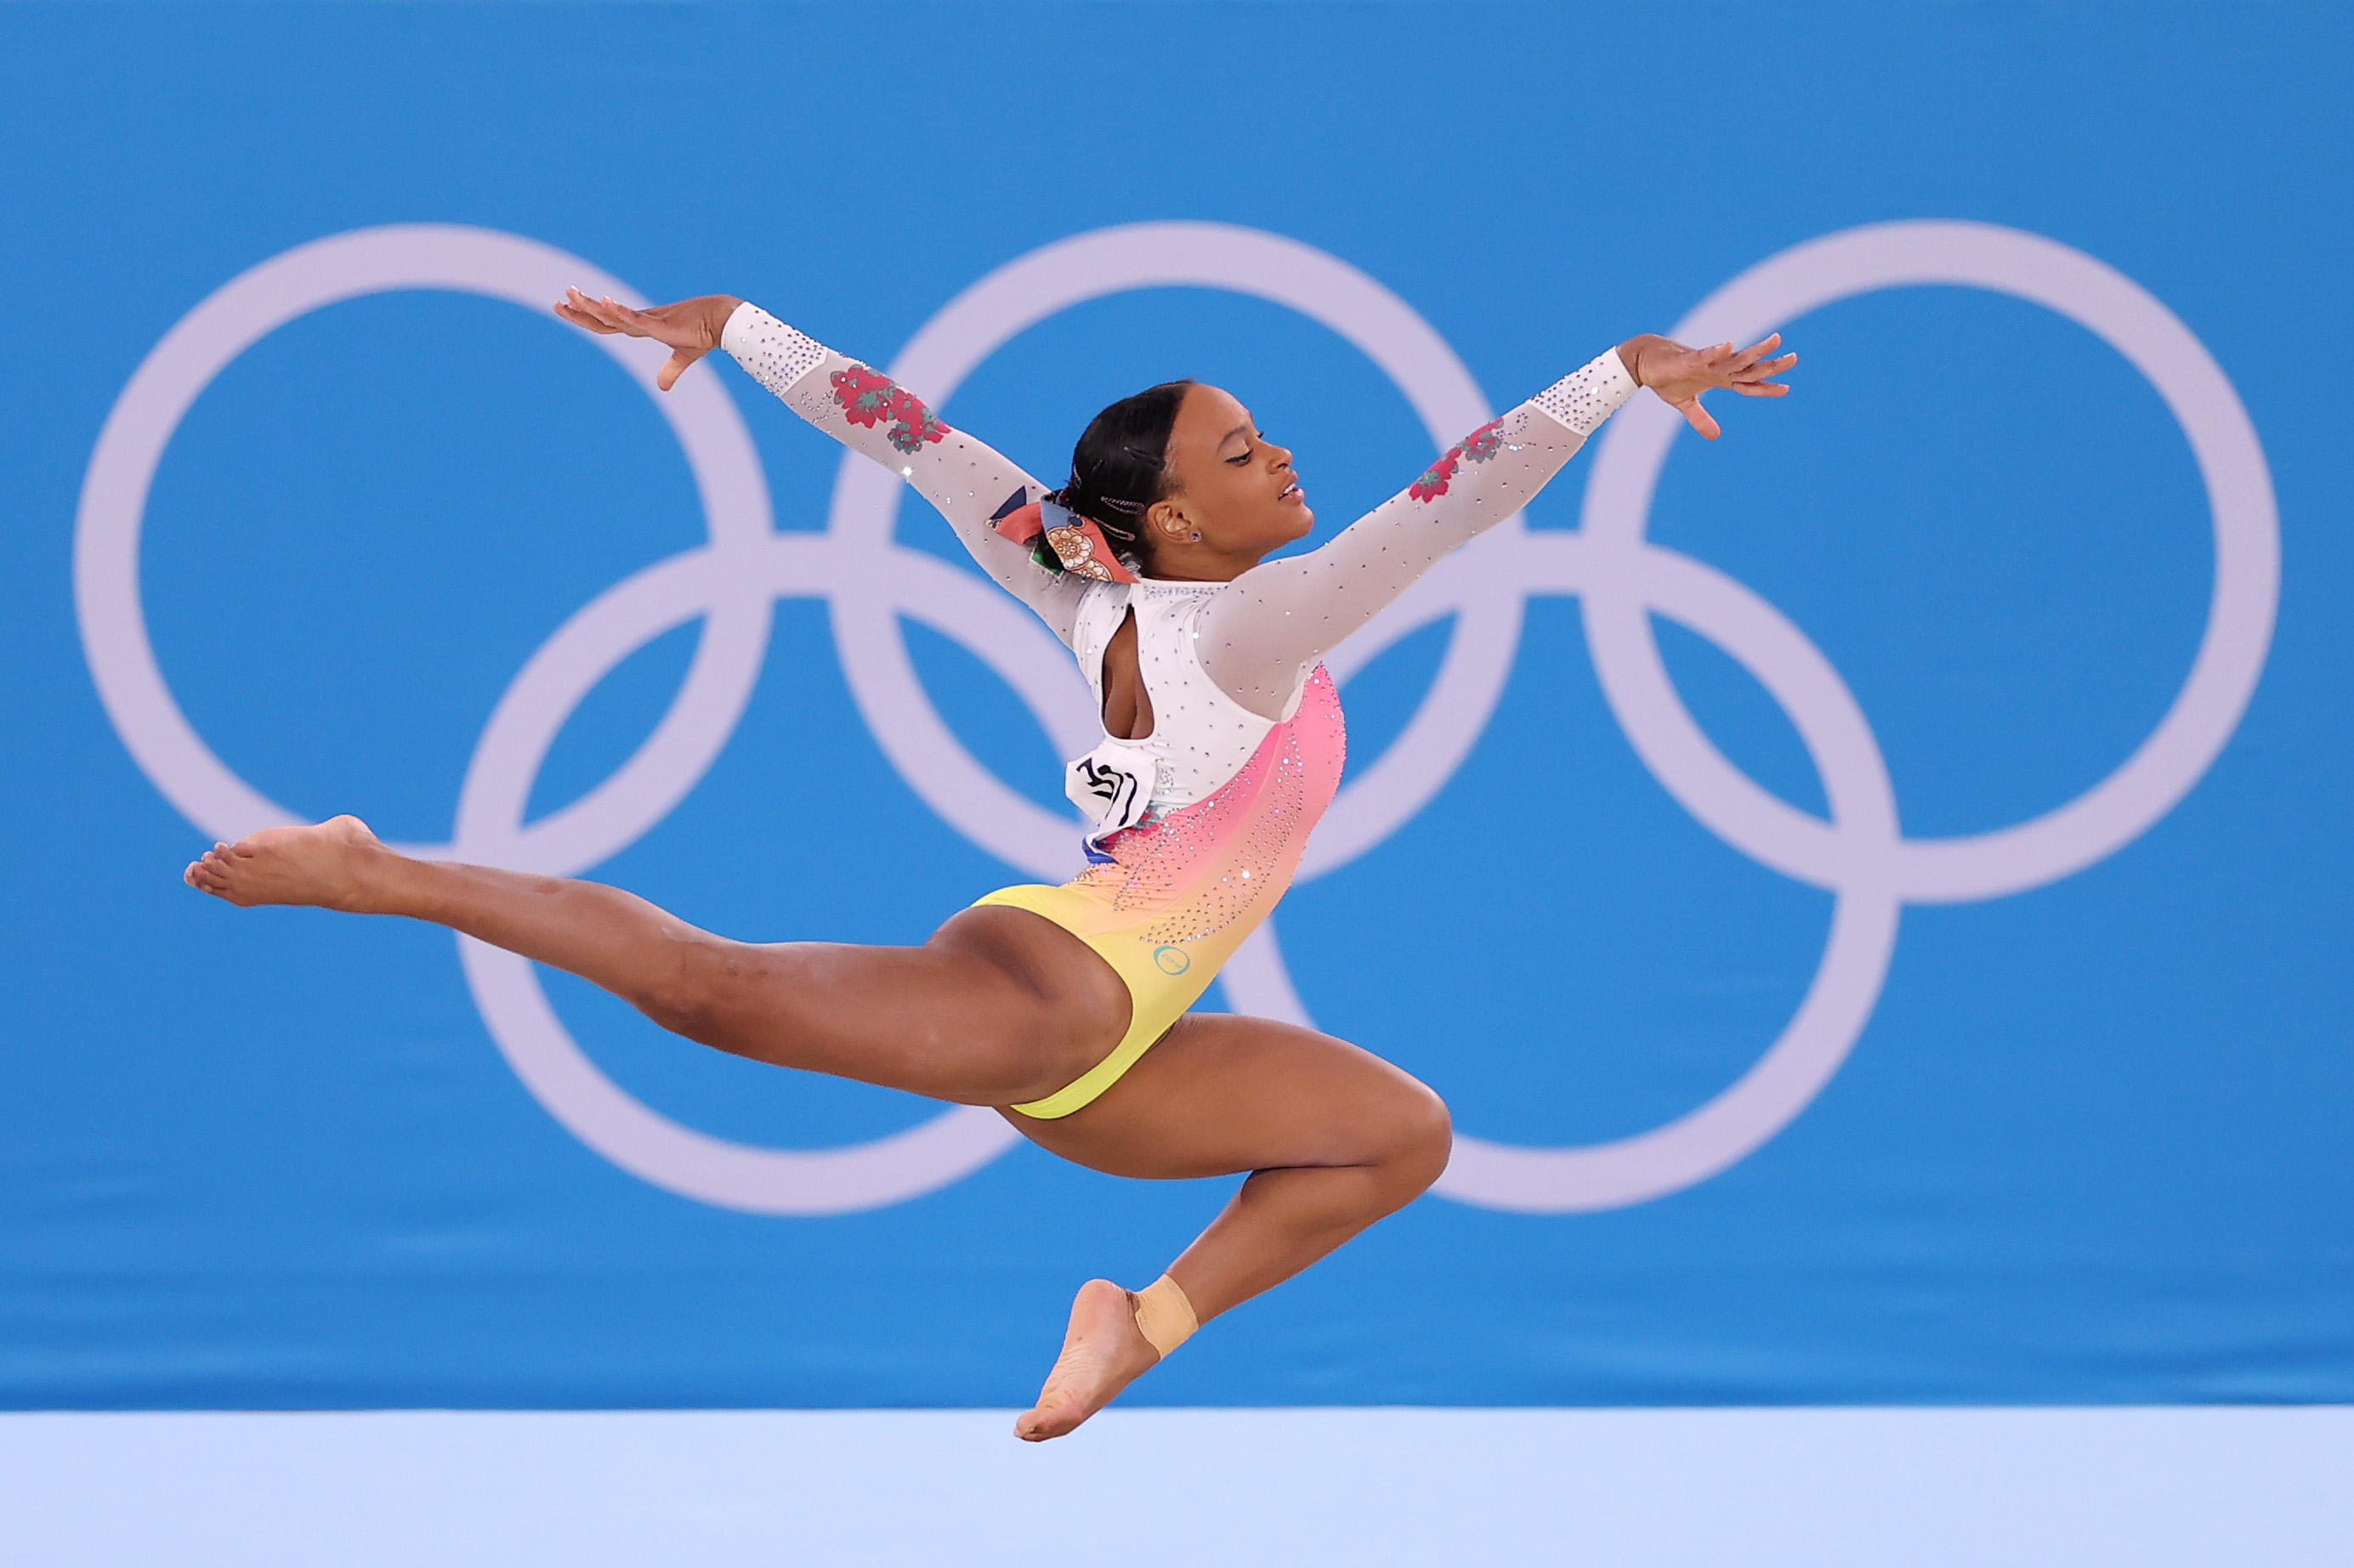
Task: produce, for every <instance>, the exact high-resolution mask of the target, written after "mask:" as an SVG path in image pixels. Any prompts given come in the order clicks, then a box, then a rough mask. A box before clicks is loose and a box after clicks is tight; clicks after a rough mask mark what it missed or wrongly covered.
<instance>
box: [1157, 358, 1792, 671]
mask: <svg viewBox="0 0 2354 1568" xmlns="http://www.w3.org/2000/svg"><path fill="white" fill-rule="evenodd" d="M1780 342H1781V338H1780V336H1779V335H1778V334H1777V335H1776V336H1774V337H1770V338H1767V339H1766V340H1765V342H1764V343H1761V344H1756V345H1755V346H1754V347H1752V348H1747V349H1735V348H1734V346H1733V345H1732V344H1723V345H1720V346H1718V347H1714V348H1707V349H1688V348H1686V347H1684V346H1683V345H1682V344H1679V343H1674V342H1671V341H1670V340H1669V339H1667V338H1663V337H1656V336H1650V335H1648V334H1647V335H1645V336H1643V337H1636V338H1629V339H1628V341H1627V342H1626V343H1624V344H1620V345H1619V346H1618V347H1617V348H1615V349H1612V350H1610V351H1609V352H1608V353H1606V354H1603V355H1598V356H1596V358H1595V359H1594V360H1593V361H1592V362H1590V363H1589V364H1587V365H1585V366H1583V367H1581V368H1580V369H1578V370H1576V371H1575V372H1573V373H1572V374H1570V375H1568V376H1564V377H1563V378H1562V379H1561V380H1559V381H1557V382H1555V383H1554V384H1553V386H1551V387H1547V388H1546V389H1545V390H1544V391H1543V392H1540V393H1538V394H1537V395H1536V396H1535V397H1532V398H1530V399H1529V400H1528V401H1527V402H1525V403H1522V405H1521V406H1520V407H1519V408H1514V409H1512V410H1511V412H1509V413H1507V414H1505V415H1504V416H1503V417H1502V418H1499V419H1494V420H1491V421H1490V422H1489V423H1487V424H1485V425H1482V426H1480V427H1479V429H1477V430H1474V431H1472V432H1471V434H1469V436H1466V437H1465V438H1464V439H1463V440H1460V441H1458V442H1457V443H1456V444H1455V445H1454V446H1452V447H1450V448H1448V449H1447V451H1445V452H1444V453H1442V454H1441V455H1440V457H1439V459H1438V461H1437V462H1435V463H1433V464H1432V465H1431V466H1430V467H1429V468H1428V469H1427V470H1426V471H1424V473H1423V475H1422V477H1421V478H1420V479H1417V480H1416V481H1415V482H1413V483H1412V484H1410V485H1408V486H1407V487H1406V488H1405V490H1402V491H1400V492H1399V493H1397V494H1395V495H1394V496H1392V497H1390V499H1389V500H1387V501H1385V502H1384V503H1382V504H1381V505H1379V506H1377V507H1375V508H1374V509H1373V511H1371V512H1369V513H1367V514H1365V515H1364V516H1363V517H1362V518H1360V519H1358V520H1357V521H1356V522H1355V523H1353V524H1350V525H1349V527H1347V528H1346V529H1344V530H1342V531H1341V534H1340V535H1338V536H1337V537H1335V538H1334V539H1333V540H1332V541H1331V543H1330V544H1327V545H1325V546H1323V547H1322V548H1320V549H1317V550H1312V551H1310V552H1309V553H1308V554H1307V555H1304V556H1288V557H1285V558H1283V559H1280V560H1273V561H1267V562H1263V563H1262V564H1260V565H1258V566H1256V567H1252V568H1251V569H1250V570H1249V571H1246V572H1245V573H1243V575H1242V576H1240V577H1236V578H1235V581H1234V586H1233V587H1232V588H1229V589H1227V590H1226V591H1225V592H1224V593H1221V594H1219V595H1218V596H1217V597H1216V598H1215V599H1213V600H1212V601H1211V602H1210V604H1209V605H1208V606H1207V607H1206V608H1205V609H1204V610H1203V614H1202V623H1201V627H1200V631H1201V640H1200V642H1199V644H1198V645H1199V647H1200V648H1201V650H1202V668H1203V669H1204V671H1205V672H1206V673H1208V674H1209V676H1210V678H1211V679H1212V680H1213V681H1215V682H1216V683H1218V685H1219V686H1220V688H1221V689H1223V690H1224V691H1225V693H1226V694H1227V695H1228V696H1231V697H1233V698H1234V699H1235V701H1236V702H1238V703H1240V704H1241V705H1243V706H1245V707H1246V708H1248V709H1250V710H1251V711H1252V712H1253V713H1256V714H1258V715H1262V716H1264V717H1267V718H1279V717H1281V716H1282V715H1283V714H1284V713H1285V712H1286V710H1288V707H1289V706H1290V705H1291V702H1292V699H1293V698H1294V696H1296V695H1297V694H1298V693H1299V687H1300V683H1302V682H1303V681H1305V680H1306V679H1307V677H1308V673H1309V672H1310V670H1312V669H1314V668H1315V666H1316V662H1317V661H1318V660H1320V659H1321V658H1323V657H1324V655H1325V654H1326V653H1328V652H1331V650H1332V649H1333V648H1334V647H1335V646H1337V645H1338V644H1339V643H1340V641H1341V639H1342V638H1344V637H1346V636H1348V635H1349V634H1350V633H1351V632H1352V631H1354V630H1357V629H1358V628H1359V627H1361V626H1363V625H1364V624H1365V623H1366V622H1367V621H1369V620H1372V619H1373V617H1374V616H1375V615H1377V614H1379V613H1380V612H1381V611H1382V610H1383V609H1384V608H1386V607H1387V606H1388V605H1389V604H1391V603H1392V602H1393V601H1394V600H1395V599H1397V598H1398V596H1399V595H1401V594H1403V593H1405V590H1406V589H1407V588H1411V587H1413V586H1414V584H1415V582H1416V579H1418V578H1419V577H1421V576H1422V575H1423V574H1424V573H1425V572H1426V571H1428V570H1429V569H1430V568H1431V567H1433V566H1434V565H1436V564H1437V562H1438V560H1439V558H1440V557H1441V556H1446V555H1447V553H1448V552H1450V551H1452V550H1454V549H1456V548H1458V546H1462V545H1465V544H1468V543H1469V542H1470V541H1471V540H1472V539H1475V538H1477V537H1479V535H1481V534H1483V533H1485V532H1486V531H1487V530H1488V529H1490V528H1491V527H1493V526H1494V525H1495V524H1498V523H1500V522H1501V521H1502V520H1503V519H1505V518H1507V517H1509V516H1511V514H1513V513H1515V512H1518V511H1519V510H1520V509H1521V508H1522V507H1523V506H1525V505H1527V504H1528V503H1529V501H1530V499H1531V498H1532V497H1533V496H1534V495H1535V494H1536V493H1537V492H1538V491H1540V490H1542V489H1543V488H1544V486H1545V483H1546V482H1547V481H1549V480H1551V479H1552V478H1553V475H1554V474H1556V473H1558V472H1560V471H1561V470H1562V468H1563V467H1564V465H1565V464H1567V463H1568V461H1569V460H1570V459H1571V458H1572V457H1575V455H1576V454H1577V450H1578V449H1579V448H1580V447H1582V446H1584V445H1585V439H1586V437H1588V436H1590V435H1592V434H1593V433H1594V431H1595V429H1596V427H1598V426H1599V425H1600V424H1601V423H1602V421H1603V420H1604V419H1606V418H1609V417H1610V415H1611V414H1612V413H1614V412H1615V411H1616V410H1617V408H1619V406H1620V405H1622V404H1624V403H1625V402H1626V401H1627V399H1628V397H1632V396H1633V395H1634V393H1635V390H1636V388H1637V387H1650V388H1651V389H1652V390H1653V391H1654V392H1656V393H1658V394H1659V397H1661V398H1662V399H1663V400H1664V401H1666V402H1668V403H1669V404H1670V405H1671V406H1673V407H1674V408H1676V409H1677V410H1678V411H1679V412H1681V413H1682V414H1683V416H1684V418H1686V419H1688V420H1690V421H1691V425H1692V428H1693V429H1697V430H1699V431H1700V433H1701V434H1702V435H1703V436H1706V437H1708V438H1709V439H1710V440H1714V439H1715V438H1716V436H1717V434H1718V428H1717V423H1716V421H1715V420H1714V419H1713V418H1710V417H1709V415H1708V412H1707V411H1706V410H1705V409H1703V408H1702V407H1701V403H1700V395H1701V393H1702V392H1703V391H1706V390H1708V389H1710V388H1712V387H1731V388H1732V389H1734V391H1737V392H1741V393H1743V394H1744V395H1746V396H1750V397H1778V396H1780V395H1781V394H1783V393H1785V392H1787V391H1788V390H1789V388H1788V387H1786V386H1784V385H1782V384H1781V383H1779V382H1775V381H1768V380H1766V379H1765V377H1767V376H1774V375H1778V374H1779V373H1780V372H1782V371H1784V370H1787V369H1788V368H1789V367H1790V366H1793V365H1795V364H1797V355H1785V356H1783V357H1782V358H1780V359H1772V358H1769V357H1767V356H1768V355H1771V354H1772V353H1773V351H1774V349H1775V348H1776V346H1777V345H1778V344H1780Z"/></svg>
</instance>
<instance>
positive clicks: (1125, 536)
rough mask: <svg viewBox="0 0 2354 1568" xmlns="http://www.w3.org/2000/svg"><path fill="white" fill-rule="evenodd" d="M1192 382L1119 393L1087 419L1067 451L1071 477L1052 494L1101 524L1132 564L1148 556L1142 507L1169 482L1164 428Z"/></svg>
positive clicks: (1164, 493)
mask: <svg viewBox="0 0 2354 1568" xmlns="http://www.w3.org/2000/svg"><path fill="white" fill-rule="evenodd" d="M1192 387H1193V382H1191V381H1164V382H1162V383H1161V385H1160V386H1158V387H1147V388H1145V389H1144V390H1143V391H1141V392H1139V393H1138V394H1137V395H1136V396H1135V397H1122V398H1121V399H1120V400H1119V402H1117V403H1114V404H1113V405H1112V406H1111V407H1110V408H1106V409H1105V410H1104V411H1103V412H1102V413H1100V414H1097V416H1096V417H1095V418H1092V419H1090V420H1088V421H1087V433H1086V434H1084V435H1082V436H1081V437H1080V438H1079V444H1078V445H1077V446H1076V448H1074V449H1073V450H1072V451H1071V482H1069V483H1068V484H1066V485H1065V486H1064V487H1063V488H1062V491H1061V492H1060V493H1058V494H1056V495H1055V498H1054V499H1055V502H1056V503H1058V504H1060V505H1063V506H1066V507H1068V508H1069V509H1070V510H1072V511H1073V512H1076V513H1077V514H1079V515H1080V516H1082V517H1085V518H1087V519H1088V520H1089V521H1090V522H1092V523H1094V524H1096V525H1097V527H1099V528H1101V529H1102V530H1103V533H1104V538H1105V540H1106V541H1107V542H1108V543H1109V544H1110V546H1111V547H1112V549H1113V550H1114V551H1116V552H1117V553H1119V555H1121V556H1126V557H1128V558H1129V562H1130V564H1131V565H1133V566H1137V567H1142V566H1144V565H1146V564H1148V563H1149V562H1150V560H1151V558H1152V546H1151V544H1150V541H1149V540H1148V539H1147V537H1146V529H1145V526H1144V509H1145V508H1146V507H1148V506H1150V505H1151V504H1152V503H1154V502H1156V501H1161V500H1165V499H1166V498H1167V497H1168V495H1169V493H1170V492H1171V490H1172V488H1174V487H1173V485H1172V482H1171V475H1170V472H1169V432H1170V430H1171V429H1173V428H1174V427H1175V426H1176V423H1177V408H1178V405H1180V404H1182V402H1184V401H1185V394H1186V392H1187V391H1188V390H1189V389H1191V388H1192Z"/></svg>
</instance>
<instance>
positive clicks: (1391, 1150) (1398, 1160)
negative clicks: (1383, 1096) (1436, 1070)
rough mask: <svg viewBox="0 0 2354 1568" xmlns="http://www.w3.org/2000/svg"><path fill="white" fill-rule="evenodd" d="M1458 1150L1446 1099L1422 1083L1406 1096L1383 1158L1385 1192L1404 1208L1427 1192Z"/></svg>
mask: <svg viewBox="0 0 2354 1568" xmlns="http://www.w3.org/2000/svg"><path fill="white" fill-rule="evenodd" d="M1454 1150H1455V1119H1454V1118H1453V1117H1452V1116H1451V1115H1449V1114H1448V1112H1447V1102H1446V1101H1445V1100H1442V1099H1440V1098H1439V1097H1438V1096H1437V1094H1436V1093H1434V1092H1433V1091H1432V1090H1430V1089H1429V1088H1428V1087H1426V1086H1424V1085H1422V1084H1419V1083H1417V1084H1415V1085H1414V1092H1413V1093H1412V1094H1411V1095H1408V1096H1405V1097H1404V1098H1403V1100H1402V1102H1401V1104H1400V1106H1399V1108H1398V1111H1397V1113H1396V1115H1395V1118H1394V1125H1393V1128H1392V1129H1391V1132H1390V1136H1389V1139H1387V1147H1386V1148H1385V1150H1384V1154H1383V1158H1382V1160H1381V1161H1380V1165H1381V1173H1382V1188H1383V1195H1384V1197H1385V1198H1387V1199H1391V1200H1394V1206H1395V1207H1398V1208H1403V1207H1405V1205H1406V1204H1408V1203H1411V1202H1414V1201H1415V1200H1416V1198H1419V1197H1421V1196H1422V1194H1423V1193H1424V1192H1427V1191H1428V1190H1429V1188H1430V1184H1431V1183H1432V1182H1434V1181H1437V1180H1438V1177H1439V1173H1440V1172H1442V1171H1445V1170H1446V1169H1447V1157H1448V1156H1449V1155H1450V1154H1452V1153H1453V1152H1454Z"/></svg>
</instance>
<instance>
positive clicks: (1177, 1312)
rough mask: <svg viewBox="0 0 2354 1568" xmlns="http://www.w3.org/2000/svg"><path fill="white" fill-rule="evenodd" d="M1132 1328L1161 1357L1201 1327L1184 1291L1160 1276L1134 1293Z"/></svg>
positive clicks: (1171, 1281)
mask: <svg viewBox="0 0 2354 1568" xmlns="http://www.w3.org/2000/svg"><path fill="white" fill-rule="evenodd" d="M1136 1326H1137V1328H1138V1329H1140V1330H1142V1331H1143V1334H1144V1337H1145V1338H1146V1339H1148V1340H1151V1341H1152V1348H1153V1349H1154V1350H1156V1351H1160V1352H1161V1354H1162V1355H1164V1356H1165V1355H1167V1354H1168V1353H1169V1352H1170V1351H1173V1350H1175V1349H1176V1348H1177V1347H1178V1346H1180V1345H1182V1344H1183V1343H1184V1342H1185V1341H1186V1340H1190V1339H1192V1338H1193V1330H1196V1329H1198V1328H1200V1327H1201V1326H1202V1324H1201V1320H1200V1319H1197V1318H1195V1317H1194V1316H1193V1303H1192V1302H1191V1301H1188V1300H1186V1299H1185V1292H1184V1291H1183V1290H1182V1288H1180V1287H1179V1286H1178V1284H1177V1282H1176V1281H1175V1280H1173V1279H1172V1278H1170V1277H1168V1276H1167V1275H1165V1274H1164V1275H1162V1276H1161V1277H1160V1278H1158V1279H1156V1280H1154V1281H1153V1282H1152V1283H1151V1284H1150V1285H1148V1286H1146V1287H1144V1288H1143V1289H1141V1290H1140V1291H1138V1292H1137V1293H1136Z"/></svg>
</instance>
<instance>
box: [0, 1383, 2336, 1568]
mask: <svg viewBox="0 0 2354 1568" xmlns="http://www.w3.org/2000/svg"><path fill="white" fill-rule="evenodd" d="M1011 1421H1012V1414H1011V1413H1010V1412H1002V1411H746V1412H705V1411H679V1412H635V1411H620V1412H594V1413H537V1412H521V1411H516V1412H508V1411H495V1412H441V1411H387V1412H378V1413H350V1414H345V1413H337V1414H240V1413H220V1414H6V1415H0V1562H5V1563H7V1564H9V1565H10V1568H52V1565H55V1568H67V1565H71V1568H100V1565H109V1564H118V1563H120V1564H139V1565H140V1568H154V1565H163V1564H170V1565H174V1568H177V1565H181V1564H191V1565H194V1564H216V1563H217V1564H224V1565H228V1564H235V1565H236V1568H278V1565H281V1564H284V1565H288V1568H292V1565H295V1564H301V1565H302V1568H322V1565H334V1568H346V1565H348V1568H376V1565H377V1564H387V1565H388V1564H401V1565H404V1568H406V1565H410V1564H430V1565H432V1568H472V1565H475V1564H482V1565H485V1568H487V1565H490V1564H498V1565H499V1568H535V1565H538V1564H550V1565H554V1564H563V1565H565V1568H603V1565H605V1564H614V1565H620V1564H630V1565H632V1568H635V1565H640V1564H665V1565H666V1564H696V1565H714V1568H716V1565H726V1568H736V1565H738V1564H756V1563H757V1564H764V1565H765V1564H785V1563H790V1564H795V1565H801V1564H809V1565H817V1564H827V1565H831V1564H837V1563H839V1564H845V1565H847V1564H856V1565H859V1568H877V1565H890V1564H899V1563H910V1564H913V1563H921V1564H924V1565H926V1568H965V1565H968V1564H991V1563H1020V1564H1023V1568H1037V1565H1039V1564H1053V1563H1117V1564H1119V1565H1120V1568H1161V1565H1163V1564H1167V1565H1169V1568H1231V1565H1248V1564H1259V1563H1267V1564H1282V1565H1284V1568H1321V1565H1324V1564H1333V1565H1335V1568H1337V1565H1340V1564H1350V1565H1352V1568H1359V1565H1367V1564H1393V1563H1394V1564H1414V1565H1416V1568H1424V1565H1438V1564H1446V1565H1454V1564H1485V1563H1515V1564H1517V1563H1542V1564H1553V1563H1564V1564H1566V1563H1579V1564H1583V1563H1595V1564H1611V1565H1613V1568H1652V1565H1659V1568H1670V1565H1672V1568H1731V1565H1744V1568H1746V1565H1752V1564H1756V1565H1768V1564H1770V1565H1777V1568H1778V1565H1782V1564H1788V1565H1790V1568H1800V1565H1804V1568H1849V1565H1853V1568H1867V1565H1868V1568H1946V1565H1948V1564H1950V1565H1953V1568H1964V1565H1967V1568H1989V1565H1997V1564H1999V1565H2005V1568H2016V1565H2022V1564H2052V1568H2062V1565H2065V1568H2097V1565H2105V1564H2117V1565H2120V1568H2123V1565H2126V1564H2131V1565H2133V1568H2173V1565H2176V1564H2179V1565H2181V1568H2289V1565H2292V1564H2294V1565H2296V1568H2325V1565H2326V1568H2347V1565H2348V1564H2354V1407H2333V1408H2327V1409H2315V1408H2288V1409H2211V1408H2207V1409H2090V1410H1681V1411H1647V1410H1618V1411H1591V1410H1257V1411H1225V1410H1162V1411H1152V1410H1144V1411H1113V1412H1111V1413H1108V1414H1105V1415H1103V1416H1099V1417H1097V1420H1096V1421H1095V1422H1093V1423H1091V1424H1090V1425H1088V1426H1087V1427H1086V1428H1085V1429H1084V1430H1082V1431H1081V1432H1079V1433H1078V1434H1077V1435H1076V1436H1072V1437H1069V1438H1066V1439H1064V1440H1062V1441H1060V1442H1057V1443H1053V1444H1049V1445H1046V1446H1043V1447H1032V1446H1027V1445H1024V1444H1021V1443H1017V1442H1016V1441H1014V1440H1013V1437H1012V1436H1009V1435H1008V1433H1009V1427H1010V1424H1011Z"/></svg>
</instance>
